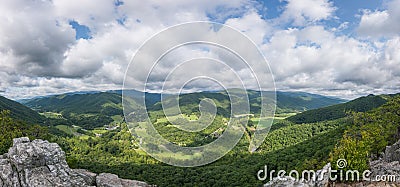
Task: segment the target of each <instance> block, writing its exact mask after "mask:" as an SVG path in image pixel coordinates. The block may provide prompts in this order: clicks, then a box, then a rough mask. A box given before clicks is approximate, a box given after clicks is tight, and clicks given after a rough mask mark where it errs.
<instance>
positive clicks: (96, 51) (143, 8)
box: [0, 0, 400, 99]
mask: <svg viewBox="0 0 400 187" xmlns="http://www.w3.org/2000/svg"><path fill="white" fill-rule="evenodd" d="M398 20H400V0H384V1H377V0H351V1H349V0H333V1H332V0H265V1H245V0H237V1H232V0H211V1H198V0H163V1H156V0H149V1H139V0H129V1H128V0H83V1H75V0H74V1H72V0H2V1H1V2H0V22H1V26H0V77H1V78H0V94H1V95H4V96H6V97H9V98H12V99H19V98H28V97H33V96H38V95H47V94H54V93H63V92H70V91H80V90H109V89H121V87H122V83H123V81H124V75H125V71H126V67H127V66H128V64H129V62H130V59H131V57H132V55H133V54H134V53H135V52H136V51H137V50H138V48H139V47H140V46H141V45H142V44H143V43H144V42H145V41H146V40H147V39H148V38H149V37H151V36H153V35H154V34H156V33H158V32H160V31H161V30H163V29H165V28H167V27H170V26H173V25H176V24H181V23H185V22H190V21H214V22H218V23H224V24H227V25H229V26H231V27H233V28H236V29H238V30H240V31H241V32H243V33H244V34H246V35H247V36H248V37H249V38H251V39H252V40H253V41H254V43H255V44H257V46H258V47H259V49H260V50H261V52H262V53H263V54H264V56H265V58H266V60H267V61H268V62H269V64H270V67H271V70H272V73H273V75H274V78H275V81H276V87H277V89H278V90H282V91H306V92H312V93H318V94H324V95H330V96H338V97H342V98H354V97H357V96H361V95H366V94H371V93H373V94H381V93H396V92H400V52H399V51H400V24H399V23H398ZM200 48H201V47H200ZM180 50H182V51H183V52H185V53H184V54H185V55H195V54H197V55H198V54H199V53H198V51H197V53H196V51H195V50H190V49H180ZM190 51H192V52H193V53H194V54H191V53H190ZM208 55H209V54H208ZM209 56H212V55H209ZM171 58H172V57H171ZM214 69H220V68H218V67H216V68H214ZM159 71H162V66H160V70H159ZM238 71H240V70H238ZM182 72H185V71H182ZM182 76H184V74H182ZM227 77H229V76H226V75H225V76H223V78H227ZM182 78H183V79H184V77H182ZM172 81H173V80H172ZM206 82H207V81H206ZM193 85H196V84H193ZM199 86H200V87H201V86H204V85H201V84H199Z"/></svg>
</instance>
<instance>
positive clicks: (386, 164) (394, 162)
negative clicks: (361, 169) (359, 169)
mask: <svg viewBox="0 0 400 187" xmlns="http://www.w3.org/2000/svg"><path fill="white" fill-rule="evenodd" d="M399 162H400V140H399V141H398V142H396V143H395V144H393V145H391V146H386V149H385V153H384V155H383V157H382V158H380V159H379V160H375V161H371V162H370V170H371V179H376V176H395V177H396V178H395V179H394V180H395V181H397V182H399V181H400V163H399Z"/></svg>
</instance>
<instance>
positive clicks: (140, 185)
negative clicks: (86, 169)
mask: <svg viewBox="0 0 400 187" xmlns="http://www.w3.org/2000/svg"><path fill="white" fill-rule="evenodd" d="M96 183H97V186H98V187H131V186H135V187H146V186H149V185H148V184H147V183H145V182H141V181H135V180H127V179H120V178H119V177H118V176H117V175H114V174H110V173H100V174H99V175H98V176H97V177H96Z"/></svg>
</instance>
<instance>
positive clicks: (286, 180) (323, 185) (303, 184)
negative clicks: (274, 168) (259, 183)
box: [264, 163, 331, 187]
mask: <svg viewBox="0 0 400 187" xmlns="http://www.w3.org/2000/svg"><path fill="white" fill-rule="evenodd" d="M330 169H331V164H330V163H328V164H326V165H325V166H324V167H323V168H322V169H321V170H317V171H316V172H315V178H314V180H309V181H306V180H303V179H301V180H299V179H295V178H293V177H291V176H285V177H275V178H273V179H272V180H271V181H269V182H268V183H267V184H265V185H264V187H285V186H293V187H328V186H329V170H330Z"/></svg>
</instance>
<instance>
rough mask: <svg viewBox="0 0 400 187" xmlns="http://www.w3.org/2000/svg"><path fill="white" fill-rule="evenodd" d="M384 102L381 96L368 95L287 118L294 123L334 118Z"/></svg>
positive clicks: (376, 106)
mask: <svg viewBox="0 0 400 187" xmlns="http://www.w3.org/2000/svg"><path fill="white" fill-rule="evenodd" d="M386 102H387V100H386V99H384V98H383V96H375V95H368V96H365V97H360V98H357V99H354V100H352V101H349V102H347V103H342V104H338V105H332V106H328V107H324V108H318V109H314V110H309V111H305V112H302V113H300V114H297V115H294V116H291V117H289V118H287V120H289V121H291V122H294V123H313V122H318V121H325V120H334V119H339V118H342V117H345V116H346V113H347V112H350V111H354V112H366V111H369V110H371V109H374V108H378V107H379V106H381V105H383V104H385V103H386Z"/></svg>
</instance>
